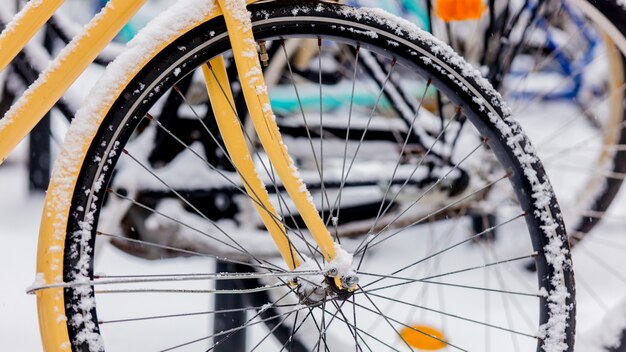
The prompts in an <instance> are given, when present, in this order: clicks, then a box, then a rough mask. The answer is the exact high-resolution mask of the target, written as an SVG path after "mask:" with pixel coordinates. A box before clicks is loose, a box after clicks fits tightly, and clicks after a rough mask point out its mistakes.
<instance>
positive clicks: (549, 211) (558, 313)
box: [44, 0, 574, 352]
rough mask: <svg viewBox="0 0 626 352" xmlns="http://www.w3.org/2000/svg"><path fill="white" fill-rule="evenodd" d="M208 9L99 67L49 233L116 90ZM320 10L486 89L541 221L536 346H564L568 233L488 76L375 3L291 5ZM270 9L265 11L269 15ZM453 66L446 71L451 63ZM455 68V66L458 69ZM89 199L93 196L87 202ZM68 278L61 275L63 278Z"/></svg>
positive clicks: (95, 338) (85, 268)
mask: <svg viewBox="0 0 626 352" xmlns="http://www.w3.org/2000/svg"><path fill="white" fill-rule="evenodd" d="M213 11H214V4H213V2H212V1H207V0H183V1H180V2H178V3H177V4H176V5H175V6H174V7H173V8H172V9H170V10H168V11H167V13H165V14H163V15H162V16H160V17H158V18H157V19H155V20H154V21H152V22H151V23H150V24H149V25H148V27H147V28H146V29H145V30H143V31H142V32H141V33H140V34H139V35H138V36H137V38H136V39H135V40H133V41H132V42H131V43H129V46H128V49H127V51H126V52H124V53H123V54H122V55H121V56H120V57H119V58H118V59H117V60H115V62H114V63H112V64H111V65H110V66H109V67H108V68H107V71H106V74H105V75H104V77H103V78H102V79H101V80H100V82H99V83H97V84H96V88H94V90H93V91H92V92H91V94H90V98H89V99H88V102H89V103H88V104H87V105H86V106H84V107H83V108H82V109H81V110H80V111H79V112H78V114H77V117H76V119H75V121H74V123H73V124H72V126H71V128H70V131H69V133H68V135H67V138H66V142H65V145H64V148H63V151H62V153H61V156H62V157H61V158H60V159H59V160H58V162H57V163H56V165H55V168H54V173H53V185H54V188H52V189H51V190H50V192H49V194H48V198H49V202H48V203H49V205H50V208H51V209H49V210H50V211H47V212H44V214H46V213H51V214H56V220H55V223H54V232H53V236H55V238H59V239H64V238H65V235H66V226H67V219H66V218H64V217H63V216H59V214H67V213H68V206H69V203H70V199H72V194H73V192H74V187H75V183H76V178H75V175H76V173H77V171H78V170H80V168H81V165H82V163H83V160H84V159H85V157H86V153H87V149H88V147H89V145H90V143H91V140H92V139H93V137H94V136H95V134H96V132H97V130H98V128H99V126H100V124H101V123H102V120H103V118H104V115H105V114H106V112H107V111H108V110H109V109H110V107H111V106H112V105H113V103H114V101H115V99H116V97H117V96H118V95H119V94H120V92H121V91H122V90H123V89H124V87H125V86H126V85H127V83H128V82H129V77H130V76H132V75H134V74H136V73H137V72H138V71H139V70H140V69H141V68H142V67H143V65H144V64H145V63H146V62H147V61H148V60H149V59H150V58H152V57H153V56H154V55H155V54H156V53H157V51H158V50H160V49H161V47H162V43H171V42H172V41H173V40H174V39H176V38H177V37H179V36H180V35H181V34H182V33H184V32H185V31H186V30H188V29H189V28H190V27H192V26H194V25H197V24H199V23H202V22H204V21H205V20H206V19H207V18H208V17H210V14H211V13H212V12H213ZM312 11H314V12H320V13H324V14H325V15H329V16H330V15H332V14H333V13H334V15H335V16H337V17H342V18H345V19H355V20H360V21H364V22H366V23H368V24H371V25H373V27H377V28H380V29H385V30H387V31H388V32H390V33H393V34H395V35H396V36H398V38H404V39H403V40H406V41H407V42H406V43H410V42H413V43H416V44H419V45H417V46H416V45H413V46H415V47H416V48H417V47H421V48H426V49H427V50H428V51H430V52H431V53H432V54H434V55H432V54H431V55H430V56H428V57H427V56H424V54H425V53H426V51H425V49H421V50H420V51H416V52H415V55H417V56H418V57H419V58H421V59H422V61H423V62H424V63H425V64H427V65H431V66H432V67H434V68H435V69H436V70H438V71H439V72H441V73H442V77H443V78H445V79H447V80H448V81H450V82H452V83H454V84H457V85H458V86H459V87H460V88H461V90H462V91H463V92H464V94H472V95H475V94H478V93H479V90H478V89H476V88H479V89H480V90H482V91H486V92H488V95H487V96H480V95H478V96H476V97H475V98H474V103H475V104H476V106H475V107H474V108H476V109H478V111H480V112H482V113H483V114H485V115H487V116H488V117H489V121H483V123H484V124H485V126H486V127H487V128H491V129H492V130H494V131H495V130H496V129H497V131H498V132H499V133H500V134H501V135H503V136H504V138H505V140H504V142H505V143H507V144H508V145H509V146H510V147H511V149H512V150H513V153H514V155H511V156H509V157H512V162H513V164H515V165H514V166H516V168H517V169H519V171H521V172H522V173H523V174H522V175H520V177H522V176H523V178H524V179H523V180H522V182H523V183H524V184H528V185H530V187H531V188H532V198H533V199H534V204H529V205H528V206H529V207H530V210H531V211H532V213H531V214H530V215H529V216H528V217H527V221H532V222H536V223H538V224H540V226H541V229H542V230H543V234H540V236H539V237H540V238H539V239H538V242H539V243H537V244H536V246H537V247H538V250H539V251H543V252H545V259H546V261H547V265H548V266H547V268H548V271H549V272H548V273H547V274H548V277H549V278H550V280H549V282H542V283H541V286H542V290H541V292H542V293H543V294H544V298H545V300H546V301H547V302H548V303H549V305H548V309H549V311H548V312H543V313H544V318H545V319H544V324H543V325H542V326H541V328H540V331H539V332H538V334H539V336H540V338H541V339H542V345H541V347H542V349H543V350H544V351H546V352H559V351H570V350H571V349H572V348H573V347H572V346H571V345H572V344H573V343H572V341H569V340H568V335H567V329H568V327H569V328H570V329H573V326H569V325H572V324H573V321H572V319H571V317H572V316H573V311H574V306H573V303H572V302H573V297H572V296H573V291H570V290H569V289H568V288H569V287H573V282H571V281H570V280H571V264H570V260H569V251H568V250H567V240H566V237H565V233H564V229H563V225H562V220H561V219H560V218H559V217H558V216H557V215H558V205H557V204H556V200H555V199H554V195H553V192H552V187H551V185H550V183H549V181H548V180H547V179H545V174H544V172H543V169H542V167H541V165H540V163H539V161H538V159H537V158H536V156H535V153H534V150H533V149H532V147H531V146H530V144H529V143H528V140H527V139H526V137H525V136H524V135H523V134H521V129H520V128H519V126H518V125H517V123H516V122H515V121H514V120H513V118H512V117H511V111H510V110H509V109H508V107H506V106H505V105H504V104H503V103H502V99H501V97H500V95H499V94H498V93H497V92H495V91H494V90H493V89H491V87H490V85H489V83H488V82H487V81H486V80H484V79H483V78H482V77H481V76H480V73H479V72H478V71H477V70H476V69H475V68H474V67H472V66H471V65H469V64H467V63H465V62H464V61H463V60H462V59H461V58H460V57H459V56H458V55H457V54H455V53H454V52H453V51H452V49H451V48H449V47H448V46H447V45H446V44H444V43H443V42H441V41H439V40H437V39H435V38H433V37H432V36H430V35H429V34H428V33H425V32H423V31H421V30H420V29H418V28H417V27H415V26H414V25H413V24H411V23H409V22H407V21H404V20H402V19H400V18H397V17H394V16H392V15H389V14H387V13H385V12H383V11H381V10H376V9H358V10H356V9H350V8H345V7H337V6H329V5H323V4H319V5H307V6H304V5H303V6H296V7H292V8H291V13H292V15H294V16H297V15H306V14H307V13H311V12H312ZM268 16H269V14H268ZM361 34H364V35H367V36H370V37H372V38H375V37H376V36H378V33H376V32H374V31H371V32H367V33H361ZM450 68H452V69H453V70H450ZM457 72H458V73H457ZM117 147H118V146H109V147H108V148H109V149H108V150H109V153H107V155H105V156H103V160H102V161H101V163H100V166H99V167H100V168H101V169H103V168H105V167H107V164H108V160H109V158H113V157H114V156H115V154H116V153H118V152H119V151H118V150H117ZM102 181H103V180H101V179H99V180H97V181H96V182H95V184H94V185H93V187H92V189H91V190H87V191H88V192H96V191H98V189H99V188H100V187H102V186H103V185H102ZM91 204H96V202H91ZM95 212H96V209H95V207H92V209H88V210H87V211H86V212H85V214H84V220H83V222H82V223H81V229H80V230H79V233H78V235H80V238H81V240H80V248H72V250H73V251H72V253H71V255H72V256H77V257H78V258H79V259H78V263H79V267H78V268H75V269H74V270H73V272H74V277H73V278H72V280H74V281H85V280H89V279H90V272H89V270H90V268H89V265H90V254H91V251H92V250H91V248H90V243H91V241H92V238H91V237H92V233H93V230H94V229H93V220H94V214H95ZM66 280H67V279H66ZM79 291H80V290H78V291H74V294H75V295H76V296H77V297H80V299H79V300H78V303H77V305H78V306H79V307H74V308H78V309H77V310H78V311H81V312H82V313H81V314H75V315H74V316H71V317H67V319H68V320H69V321H70V322H71V324H72V325H74V326H75V328H76V329H78V333H77V334H76V336H75V337H76V339H77V340H78V341H76V342H78V343H85V344H87V345H88V346H89V349H90V350H91V351H101V350H103V349H104V344H103V342H102V340H101V337H100V336H99V334H98V333H97V332H96V326H95V323H93V322H92V319H93V317H92V316H91V311H92V310H93V308H94V307H95V301H94V300H93V298H92V297H91V293H90V291H91V289H85V290H84V291H85V292H79Z"/></svg>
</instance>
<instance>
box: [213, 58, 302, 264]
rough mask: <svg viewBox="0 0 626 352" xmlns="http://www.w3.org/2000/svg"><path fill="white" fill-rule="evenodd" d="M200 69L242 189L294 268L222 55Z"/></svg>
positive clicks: (295, 260)
mask: <svg viewBox="0 0 626 352" xmlns="http://www.w3.org/2000/svg"><path fill="white" fill-rule="evenodd" d="M202 72H203V73H204V79H205V81H206V84H207V89H208V91H209V98H210V99H211V106H212V107H213V114H214V115H215V120H216V121H217V126H218V128H219V130H220V133H221V135H222V140H223V141H224V144H225V146H226V149H227V150H228V155H229V156H230V158H231V160H232V161H233V164H235V165H236V168H237V172H238V173H239V175H240V176H241V178H242V181H243V185H244V187H245V189H246V192H247V193H248V195H249V196H250V198H251V199H252V201H253V202H254V206H255V207H256V209H257V212H258V213H259V215H260V216H261V219H262V220H263V224H265V227H266V228H267V230H268V231H269V233H270V235H272V238H273V239H274V242H276V245H277V246H278V250H279V251H280V254H281V256H282V257H283V259H284V261H285V263H287V265H288V266H289V268H290V269H291V270H294V269H295V268H297V267H298V266H300V258H298V257H297V256H296V255H295V252H294V250H293V248H292V244H291V242H290V241H289V239H288V237H287V232H286V231H285V227H284V226H283V224H282V223H281V222H280V217H279V216H278V214H277V213H276V210H275V209H274V206H273V205H272V203H271V202H270V198H269V194H268V193H267V190H266V189H265V185H263V181H262V180H261V178H260V177H259V176H258V174H257V172H256V170H255V169H254V162H253V161H252V157H251V155H250V151H249V149H248V145H247V144H246V139H245V137H244V134H243V131H242V129H241V127H240V124H241V120H240V119H239V117H238V116H237V115H236V114H235V111H234V102H235V99H234V98H233V94H232V92H231V90H230V82H229V81H228V73H227V72H226V66H225V65H224V58H223V57H221V56H219V57H217V58H215V59H213V60H211V62H210V66H208V65H203V66H202Z"/></svg>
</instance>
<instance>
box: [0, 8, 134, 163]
mask: <svg viewBox="0 0 626 352" xmlns="http://www.w3.org/2000/svg"><path fill="white" fill-rule="evenodd" d="M145 2H146V0H132V1H131V0H110V1H109V2H108V3H107V5H106V6H105V7H104V9H103V10H102V11H101V12H100V13H99V14H98V15H97V16H96V17H95V18H94V19H93V20H91V22H89V24H88V25H87V27H86V29H85V31H84V32H83V33H82V34H81V35H80V36H78V37H77V38H75V39H74V40H72V42H71V43H70V44H69V45H68V46H67V47H66V48H65V49H64V50H63V51H62V52H61V54H60V55H59V56H58V57H57V58H55V60H54V61H53V62H52V63H51V64H50V65H49V66H48V68H47V69H46V70H45V71H44V72H42V73H41V74H40V75H39V77H38V78H37V80H36V81H35V83H34V84H33V85H32V86H31V88H29V89H28V90H27V91H26V93H25V94H24V95H23V96H22V97H20V99H19V100H18V101H17V102H15V104H13V106H12V107H11V109H10V110H9V111H8V112H7V113H6V114H5V115H4V117H3V118H2V119H1V120H0V135H2V138H0V163H2V161H3V160H4V159H6V157H7V155H8V154H9V152H11V150H13V149H14V148H15V146H16V145H17V144H18V143H19V142H20V141H21V140H22V139H24V137H26V135H27V134H28V133H29V132H30V131H31V130H32V129H33V128H34V127H35V125H37V123H38V122H39V121H40V120H41V119H42V118H43V116H45V114H46V113H47V112H48V111H49V110H50V109H51V108H52V107H53V106H54V104H55V103H56V102H57V101H58V100H59V99H60V98H61V97H62V96H63V94H64V93H65V92H66V91H67V89H68V88H69V87H70V86H71V85H72V83H74V81H75V80H76V79H77V78H78V76H80V74H81V73H83V71H85V69H86V68H87V67H88V66H89V65H90V64H91V63H92V62H93V61H94V60H95V59H96V57H97V56H98V54H99V53H100V52H101V51H102V50H103V49H104V48H105V47H106V45H107V44H108V43H110V42H111V40H113V38H114V37H115V35H116V34H117V33H119V31H120V30H121V29H122V27H123V26H124V25H125V24H126V23H127V22H128V21H129V20H130V19H131V18H132V16H133V15H134V14H135V13H137V11H138V10H139V8H141V6H142V5H143V4H144V3H145ZM31 3H32V1H31V2H29V5H28V6H26V7H25V8H24V9H23V10H22V11H20V13H18V14H17V15H16V16H15V18H16V19H17V20H16V21H15V22H17V25H15V24H14V23H13V22H14V21H11V23H10V24H9V25H8V26H7V27H8V28H13V27H16V29H17V28H25V29H26V32H25V33H24V34H21V33H17V32H15V31H10V32H7V33H3V35H2V37H1V40H0V44H2V45H3V47H4V46H6V47H7V48H9V50H8V51H7V52H6V53H5V52H4V51H2V52H1V53H0V56H1V59H0V63H4V62H5V61H7V60H8V61H10V60H11V59H12V58H13V57H14V56H15V54H16V53H15V52H14V51H15V50H18V51H19V50H20V49H22V48H23V47H24V46H25V45H26V42H27V41H28V40H29V39H30V36H29V35H31V32H32V33H34V32H35V31H36V29H37V25H39V26H41V25H43V23H45V21H46V20H47V19H48V18H50V17H51V16H52V14H53V13H54V11H55V10H56V9H57V8H58V6H59V5H60V1H59V0H43V2H42V3H41V4H40V5H39V6H35V5H31ZM14 33H15V34H14ZM31 36H32V35H31ZM5 55H6V56H5Z"/></svg>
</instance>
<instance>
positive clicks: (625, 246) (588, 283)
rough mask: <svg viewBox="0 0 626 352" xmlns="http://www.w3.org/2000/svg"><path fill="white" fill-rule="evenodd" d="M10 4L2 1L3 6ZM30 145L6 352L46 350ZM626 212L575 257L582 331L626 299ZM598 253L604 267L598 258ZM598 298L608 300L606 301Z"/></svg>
mask: <svg viewBox="0 0 626 352" xmlns="http://www.w3.org/2000/svg"><path fill="white" fill-rule="evenodd" d="M4 4H5V1H2V2H1V3H0V6H3V5H4ZM99 73H101V70H100V69H97V68H94V69H92V70H90V71H89V72H88V73H87V75H85V76H84V77H82V79H81V80H80V81H79V82H78V83H77V85H76V86H75V87H74V89H75V90H76V91H77V92H83V93H84V92H87V91H88V90H89V89H88V82H89V83H91V82H95V77H97V76H98V75H99ZM548 114H549V113H546V116H547V115H548ZM57 122H58V121H57ZM57 125H59V124H58V123H57ZM61 125H62V124H61ZM57 127H58V126H57ZM57 129H58V130H60V129H62V128H57ZM25 147H26V146H25V145H21V146H20V148H19V149H18V150H17V151H16V152H15V153H14V154H13V155H12V156H11V157H10V158H9V159H8V160H7V161H6V163H5V164H3V165H2V166H0V351H40V350H41V343H40V340H39V331H38V324H37V311H36V303H35V297H34V296H29V295H27V294H26V293H25V290H26V287H28V286H29V285H30V284H31V283H32V282H33V280H34V277H35V261H36V246H37V237H38V228H39V221H40V216H41V211H42V204H43V198H44V194H42V193H40V194H37V193H30V192H29V191H28V184H27V181H28V173H27V168H26V152H27V151H26V148H25ZM624 214H626V192H622V194H621V195H620V197H619V199H618V200H617V201H616V202H615V203H614V204H613V206H612V207H611V210H610V214H608V215H607V216H606V219H605V221H604V222H603V223H602V224H601V225H600V226H599V227H598V228H597V229H596V230H594V234H593V238H592V241H585V242H584V243H583V245H582V246H580V248H578V249H576V251H575V253H574V255H575V257H574V261H575V262H574V265H575V268H576V273H577V283H578V285H579V286H578V294H579V296H578V298H579V300H578V318H577V320H578V323H579V324H578V326H579V331H581V332H585V331H587V330H589V329H591V328H592V327H593V326H595V325H597V324H598V322H599V321H600V319H602V317H603V316H604V314H605V313H606V312H607V311H609V310H610V309H611V308H610V307H611V306H613V305H614V304H616V303H617V302H618V301H619V300H620V299H621V297H622V296H624V295H626V274H622V273H623V272H624V270H623V265H621V266H620V264H621V263H622V262H623V261H621V260H620V259H622V258H623V253H624V252H623V251H624V250H626V238H624V237H626V236H623V233H624V228H625V226H624V225H626V217H625V216H624ZM590 253H591V255H590ZM598 255H599V256H601V257H602V263H604V264H602V263H600V262H599V261H598V260H597V257H596V256H598ZM607 266H608V268H607ZM610 269H612V270H610ZM589 288H591V290H589ZM594 296H602V301H600V300H598V299H595V298H594Z"/></svg>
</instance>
